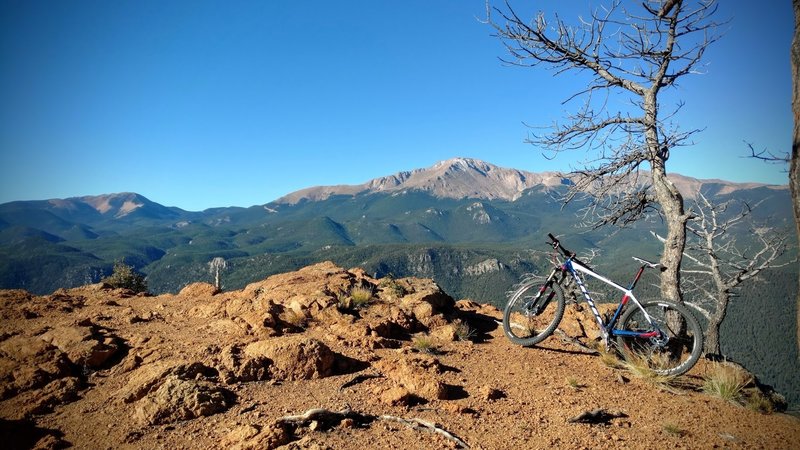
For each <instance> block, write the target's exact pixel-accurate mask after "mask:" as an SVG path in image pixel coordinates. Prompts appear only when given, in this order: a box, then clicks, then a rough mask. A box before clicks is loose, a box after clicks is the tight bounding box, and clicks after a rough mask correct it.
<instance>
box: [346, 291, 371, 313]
mask: <svg viewBox="0 0 800 450" xmlns="http://www.w3.org/2000/svg"><path fill="white" fill-rule="evenodd" d="M350 298H351V299H353V308H360V307H362V306H364V305H366V304H367V303H369V302H370V300H372V289H371V288H368V287H365V286H354V287H353V288H351V289H350Z"/></svg>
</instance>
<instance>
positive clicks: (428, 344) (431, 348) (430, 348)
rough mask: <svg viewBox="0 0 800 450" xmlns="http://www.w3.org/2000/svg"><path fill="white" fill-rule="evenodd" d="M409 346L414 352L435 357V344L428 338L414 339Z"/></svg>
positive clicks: (419, 337)
mask: <svg viewBox="0 0 800 450" xmlns="http://www.w3.org/2000/svg"><path fill="white" fill-rule="evenodd" d="M411 345H412V348H413V349H414V350H416V351H418V352H422V353H427V354H429V355H435V354H436V353H437V351H438V350H437V348H436V344H434V343H433V340H432V339H431V338H430V337H428V336H417V337H415V338H414V341H413V342H412V344H411Z"/></svg>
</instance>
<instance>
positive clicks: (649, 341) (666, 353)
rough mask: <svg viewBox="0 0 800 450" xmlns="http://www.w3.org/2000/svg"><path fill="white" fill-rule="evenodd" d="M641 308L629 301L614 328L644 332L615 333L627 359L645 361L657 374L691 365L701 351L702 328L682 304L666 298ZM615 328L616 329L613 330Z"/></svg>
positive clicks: (679, 371)
mask: <svg viewBox="0 0 800 450" xmlns="http://www.w3.org/2000/svg"><path fill="white" fill-rule="evenodd" d="M642 308H643V309H644V311H646V312H647V315H648V316H650V319H651V320H652V322H653V325H651V324H650V322H648V320H647V318H646V317H645V315H644V313H643V312H642V309H640V308H637V307H636V306H635V305H630V306H629V308H628V309H627V311H625V313H623V314H622V317H621V318H620V320H619V325H618V327H617V330H620V332H621V333H638V334H644V335H645V336H631V335H625V334H617V335H616V336H617V344H618V345H619V347H620V350H621V352H622V356H623V357H624V358H625V359H626V360H628V362H629V363H632V364H635V365H637V366H638V365H645V366H646V367H647V368H649V369H650V370H652V371H653V372H655V373H657V374H659V375H667V376H677V375H682V374H684V373H686V372H688V371H689V369H691V368H692V367H693V366H694V365H695V363H696V362H697V360H698V359H699V358H700V355H701V354H702V352H703V330H702V328H700V323H699V322H698V321H697V319H696V318H695V317H694V315H693V314H692V313H691V312H690V311H689V310H688V309H687V308H686V307H685V306H683V305H679V304H676V303H672V302H668V301H655V302H644V303H642ZM615 331H616V330H615Z"/></svg>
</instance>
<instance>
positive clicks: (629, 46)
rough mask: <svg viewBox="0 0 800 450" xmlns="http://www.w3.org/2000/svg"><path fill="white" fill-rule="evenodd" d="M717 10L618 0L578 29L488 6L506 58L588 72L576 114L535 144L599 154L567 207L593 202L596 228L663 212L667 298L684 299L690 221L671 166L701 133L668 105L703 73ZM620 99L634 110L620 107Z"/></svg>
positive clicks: (684, 1) (706, 2)
mask: <svg viewBox="0 0 800 450" xmlns="http://www.w3.org/2000/svg"><path fill="white" fill-rule="evenodd" d="M715 11H716V4H715V2H714V0H668V1H661V0H657V1H655V0H645V1H644V2H630V9H629V8H628V7H627V6H623V5H622V2H621V1H620V0H613V1H610V2H609V4H608V5H607V6H606V7H602V8H598V9H595V10H594V11H592V12H591V14H590V15H589V16H588V19H586V20H584V19H583V18H579V19H578V21H577V24H575V25H570V24H568V23H567V22H565V21H564V20H562V19H561V18H560V17H558V16H555V17H554V20H553V21H552V22H551V21H548V19H547V18H546V17H545V14H544V13H541V12H540V13H538V15H537V16H536V17H535V18H534V19H533V20H531V21H528V20H525V19H523V18H521V17H520V16H519V15H518V14H517V12H516V11H515V10H514V9H513V8H512V7H511V5H510V4H509V3H505V7H504V8H492V7H490V6H489V4H488V3H487V15H488V18H487V22H488V23H490V24H491V25H492V26H493V27H494V28H495V30H496V32H497V36H498V37H499V38H500V39H501V40H502V41H503V43H504V44H505V46H506V48H507V50H508V52H509V54H510V55H511V57H510V58H508V59H505V60H504V61H505V62H507V63H509V64H513V65H518V66H526V67H528V66H547V67H549V68H552V69H554V70H555V73H556V74H562V73H565V72H575V73H580V74H587V75H588V79H587V84H586V87H585V88H584V89H581V90H579V92H577V93H575V94H574V95H572V96H571V97H569V98H568V99H567V100H566V101H565V102H564V103H567V102H570V101H572V100H575V99H576V98H579V97H580V98H582V99H583V104H582V105H581V106H580V107H578V108H577V112H574V113H572V114H571V115H569V116H568V117H567V118H566V121H565V122H564V123H558V122H557V123H555V124H554V125H553V126H552V128H550V131H549V132H548V131H543V132H541V134H540V133H539V132H536V131H534V132H532V133H531V137H530V138H529V139H528V141H529V142H530V143H532V144H535V145H537V146H541V147H543V148H545V149H547V150H548V151H550V152H552V153H553V154H554V155H555V154H557V153H559V152H562V151H566V150H574V149H583V150H587V151H588V152H589V154H591V155H593V156H590V160H589V161H587V162H586V164H585V167H584V168H582V169H580V170H576V171H574V172H572V174H571V178H572V179H573V181H574V184H573V185H572V186H571V188H570V191H569V193H568V195H567V196H566V198H565V201H572V200H574V199H576V198H578V197H582V196H588V199H589V201H590V203H591V205H592V206H591V207H592V211H593V215H594V216H595V217H596V220H595V221H594V225H595V226H602V225H606V224H615V225H626V224H629V223H631V222H634V221H636V220H638V219H640V218H642V217H644V216H645V215H646V214H647V213H648V212H650V211H657V212H659V213H660V214H661V215H662V216H663V218H664V221H665V223H666V226H667V234H666V240H665V242H664V250H663V253H662V257H661V263H662V264H663V265H664V266H665V267H666V268H667V270H666V271H665V272H663V274H662V277H661V292H662V295H663V296H664V297H665V298H668V299H672V300H675V301H679V302H680V301H682V295H681V290H680V265H681V257H682V254H683V251H684V247H685V244H686V222H687V221H688V220H689V217H690V215H689V214H687V212H686V211H685V210H684V201H683V197H682V196H681V194H680V192H678V189H677V188H676V187H675V185H674V184H673V183H672V182H671V181H670V180H669V179H668V178H667V161H668V160H669V156H670V152H671V151H672V150H673V149H674V148H676V147H679V146H684V145H687V144H689V143H690V138H691V136H692V135H693V134H694V133H696V132H697V131H699V130H690V131H681V130H679V129H678V127H677V126H674V125H673V124H672V123H670V122H669V120H670V118H671V117H672V116H673V115H674V114H675V113H676V112H677V111H678V110H679V109H680V107H681V105H682V104H681V103H679V104H678V105H677V106H675V107H674V108H673V109H672V110H671V111H667V112H663V111H664V109H663V106H664V105H663V104H662V101H661V99H662V98H663V95H662V94H663V93H664V92H666V91H667V90H668V89H669V88H672V87H675V85H676V84H677V83H678V81H679V80H681V79H682V78H683V77H684V76H687V75H690V74H694V73H697V72H698V70H699V69H700V68H701V67H700V66H701V60H702V57H703V54H704V53H705V51H706V49H707V48H708V46H709V45H711V44H712V43H713V42H714V41H715V40H716V39H717V38H718V36H717V35H716V34H715V31H716V29H717V27H718V25H719V24H718V23H716V22H714V21H713V20H712V19H711V17H712V16H713V14H714V12H715ZM493 15H496V16H495V17H493ZM497 16H499V17H497ZM612 96H613V99H614V102H613V103H611V102H609V100H610V99H611V98H612ZM619 99H624V100H625V106H624V107H621V108H620V109H619V110H616V109H612V107H611V105H612V104H614V105H618V104H620V101H619ZM646 169H649V170H646Z"/></svg>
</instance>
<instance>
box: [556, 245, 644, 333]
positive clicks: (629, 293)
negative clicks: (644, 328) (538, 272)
mask: <svg viewBox="0 0 800 450" xmlns="http://www.w3.org/2000/svg"><path fill="white" fill-rule="evenodd" d="M645 267H646V266H644V265H643V266H641V267H640V268H639V271H638V272H637V273H636V276H635V277H634V279H633V281H632V282H631V284H630V286H629V287H627V288H626V287H623V286H621V285H619V284H617V283H615V282H613V281H611V280H609V279H608V278H606V277H604V276H603V275H600V274H599V273H597V272H595V271H593V270H592V269H590V268H589V267H587V266H585V265H584V264H582V263H581V262H580V261H576V260H574V259H573V258H572V257H568V258H567V259H566V260H565V261H564V264H562V265H561V267H560V270H562V271H564V272H566V273H569V274H571V275H572V278H573V279H574V280H575V282H576V283H577V285H578V288H580V290H581V293H582V294H583V297H584V299H585V300H586V303H588V304H589V308H590V309H591V310H592V314H593V315H594V318H595V321H597V325H598V327H599V328H600V333H601V334H602V337H603V341H604V342H605V343H606V345H607V344H608V338H609V337H610V336H636V337H641V338H652V337H656V336H657V335H658V334H659V333H658V332H657V331H651V332H647V333H637V332H635V331H627V330H615V329H614V325H615V324H616V323H617V319H619V316H620V313H621V312H622V309H623V308H624V307H625V305H627V304H628V301H631V300H632V301H633V303H634V304H635V305H636V307H637V308H639V309H640V310H641V311H642V314H643V315H644V317H645V319H647V321H648V323H650V325H652V326H654V327H656V324H655V323H654V322H653V319H652V318H651V317H650V316H649V315H648V314H647V311H645V309H644V308H643V307H642V304H641V303H640V302H639V300H638V299H637V298H636V296H635V295H634V294H633V288H634V287H636V283H637V282H638V281H639V279H640V278H641V277H642V273H644V269H645ZM557 269H559V268H557ZM579 272H580V273H584V274H586V275H589V276H590V277H592V278H595V279H596V280H599V281H602V282H603V283H605V284H607V285H609V286H611V287H613V288H614V289H616V290H618V291H620V292H622V299H621V300H620V302H619V305H618V306H617V309H616V311H615V312H614V315H613V316H612V317H611V320H609V321H608V323H605V322H604V321H603V317H602V316H601V315H600V312H599V311H598V310H597V306H596V304H595V302H594V299H592V297H591V295H589V292H588V291H587V290H586V286H585V285H584V282H583V279H581V277H580V275H579V274H578V273H579ZM656 329H658V328H657V327H656Z"/></svg>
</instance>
